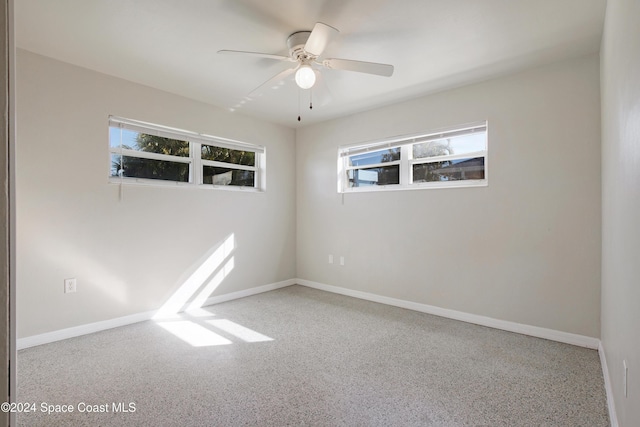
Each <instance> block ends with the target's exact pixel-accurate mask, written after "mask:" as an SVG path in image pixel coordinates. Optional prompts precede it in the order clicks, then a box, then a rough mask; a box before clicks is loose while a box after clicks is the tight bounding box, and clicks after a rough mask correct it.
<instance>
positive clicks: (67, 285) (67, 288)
mask: <svg viewBox="0 0 640 427" xmlns="http://www.w3.org/2000/svg"><path fill="white" fill-rule="evenodd" d="M75 291H76V279H64V293H65V294H70V293H73V292H75Z"/></svg>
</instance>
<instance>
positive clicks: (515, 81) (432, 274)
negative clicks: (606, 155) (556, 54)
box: [296, 55, 601, 337]
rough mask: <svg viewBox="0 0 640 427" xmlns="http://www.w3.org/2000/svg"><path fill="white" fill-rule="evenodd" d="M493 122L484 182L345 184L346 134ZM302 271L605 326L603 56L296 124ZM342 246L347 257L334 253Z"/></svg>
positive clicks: (486, 311)
mask: <svg viewBox="0 0 640 427" xmlns="http://www.w3.org/2000/svg"><path fill="white" fill-rule="evenodd" d="M484 119H487V120H488V122H489V171H488V176H489V186H488V187H484V188H465V189H439V190H413V191H395V192H384V193H380V192H372V193H371V192H370V193H358V194H346V195H345V196H344V203H342V197H341V195H339V194H338V193H337V191H336V155H337V148H338V146H340V145H344V144H351V143H357V142H363V141H368V140H375V139H378V138H384V137H390V136H394V135H402V134H410V133H414V132H422V131H428V130H430V129H438V128H442V127H447V126H453V125H456V124H464V123H468V122H473V121H478V120H484ZM296 139H297V161H296V164H297V177H298V188H297V198H298V201H297V211H298V217H297V218H298V219H297V220H298V231H297V254H298V258H297V272H298V277H299V278H302V279H307V280H311V281H315V282H320V283H324V284H328V285H334V286H340V287H344V288H349V289H353V290H358V291H365V292H370V293H374V294H378V295H383V296H388V297H393V298H399V299H405V300H410V301H414V302H418V303H424V304H430V305H435V306H439V307H443V308H448V309H453V310H459V311H463V312H467V313H472V314H478V315H483V316H489V317H492V318H496V319H502V320H508V321H513V322H518V323H523V324H527V325H533V326H539V327H545V328H550V329H555V330H560V331H565V332H570V333H575V334H581V335H586V336H590V337H599V335H600V326H599V323H600V218H601V217H600V103H599V69H598V57H597V55H589V56H586V57H581V58H577V59H571V60H567V61H564V62H560V63H556V64H553V65H549V66H545V67H543V68H538V69H532V70H529V71H526V72H522V73H519V74H516V75H511V76H507V77H502V78H499V79H495V80H491V81H487V82H483V83H480V84H475V85H471V86H466V87H462V88H459V89H456V90H451V91H447V92H442V93H438V94H434V95H431V96H427V97H423V98H420V99H416V100H413V101H409V102H405V103H402V104H398V105H392V106H388V107H385V108H380V109H376V110H372V111H369V112H365V113H362V114H357V115H354V116H350V117H345V118H342V119H338V120H334V121H331V122H325V123H321V124H318V125H314V126H309V127H305V128H302V129H299V130H298V131H297V137H296ZM329 254H333V255H334V257H336V259H337V257H338V256H345V260H346V265H345V266H340V265H339V264H338V263H334V264H333V265H329V264H328V260H327V257H328V255H329Z"/></svg>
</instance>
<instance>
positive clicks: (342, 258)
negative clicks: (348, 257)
mask: <svg viewBox="0 0 640 427" xmlns="http://www.w3.org/2000/svg"><path fill="white" fill-rule="evenodd" d="M340 265H344V257H343V256H341V257H340Z"/></svg>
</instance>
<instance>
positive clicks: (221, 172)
mask: <svg viewBox="0 0 640 427" xmlns="http://www.w3.org/2000/svg"><path fill="white" fill-rule="evenodd" d="M202 182H203V183H205V184H213V185H235V186H241V187H255V172H254V171H245V170H239V169H229V168H219V167H216V166H203V167H202Z"/></svg>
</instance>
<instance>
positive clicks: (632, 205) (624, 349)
mask: <svg viewBox="0 0 640 427" xmlns="http://www.w3.org/2000/svg"><path fill="white" fill-rule="evenodd" d="M601 72H602V80H601V90H602V344H603V347H604V349H605V354H606V359H607V363H608V368H609V375H610V377H611V385H612V389H613V396H614V402H615V406H616V410H617V414H618V421H619V422H620V425H621V426H624V427H631V426H637V425H640V338H639V337H640V332H639V331H640V263H639V262H638V261H639V259H640V2H638V1H637V0H609V2H608V4H607V17H606V22H605V29H604V36H603V41H602V50H601ZM623 360H626V361H627V366H628V375H629V377H628V390H627V391H628V397H625V396H624V393H623Z"/></svg>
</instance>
